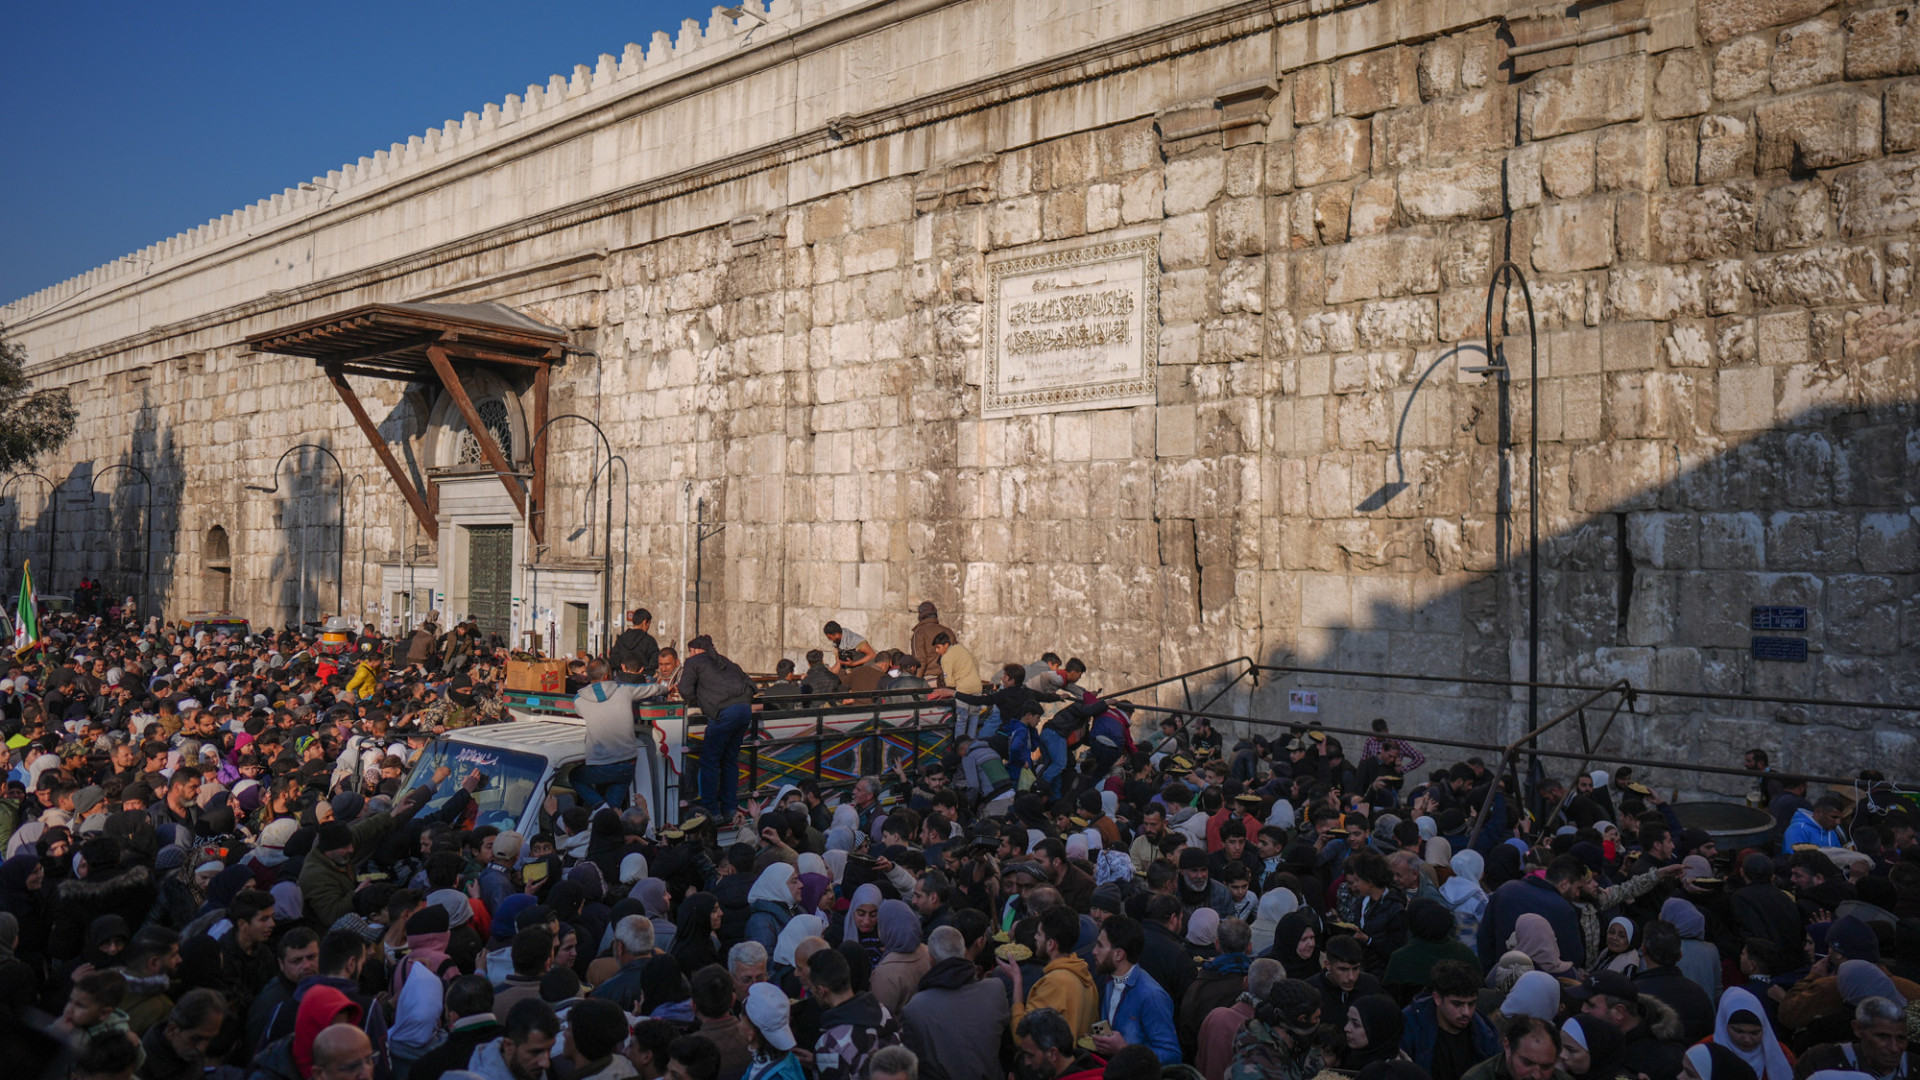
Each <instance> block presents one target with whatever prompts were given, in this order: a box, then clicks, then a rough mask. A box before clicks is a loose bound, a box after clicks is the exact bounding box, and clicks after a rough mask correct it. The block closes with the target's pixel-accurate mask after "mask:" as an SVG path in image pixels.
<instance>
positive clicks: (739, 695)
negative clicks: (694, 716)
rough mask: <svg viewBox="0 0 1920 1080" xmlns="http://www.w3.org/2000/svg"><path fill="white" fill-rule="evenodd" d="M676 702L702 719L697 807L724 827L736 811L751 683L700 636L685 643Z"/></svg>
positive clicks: (749, 724)
mask: <svg viewBox="0 0 1920 1080" xmlns="http://www.w3.org/2000/svg"><path fill="white" fill-rule="evenodd" d="M680 699H681V700H682V701H685V702H687V703H688V704H689V705H692V706H694V707H695V708H697V709H699V710H700V712H701V714H702V715H704V716H705V717H706V718H707V730H706V735H705V738H704V739H703V741H702V742H701V745H700V805H701V806H703V807H705V808H706V811H707V814H708V816H710V817H712V818H713V821H714V824H715V826H717V827H722V828H724V827H725V824H726V823H727V822H731V821H732V820H733V815H734V812H735V811H736V810H738V809H739V807H740V744H741V743H742V742H743V741H745V739H746V737H747V729H748V728H750V727H752V726H753V680H752V679H751V678H749V677H748V676H747V673H746V672H745V671H743V670H741V668H740V665H739V664H736V663H734V662H733V661H731V660H729V659H727V658H726V657H724V656H722V655H720V653H719V652H718V651H717V650H716V649H714V647H713V638H712V637H710V636H708V635H706V634H701V635H700V636H698V637H696V638H694V639H693V640H692V641H689V642H687V662H686V664H685V665H684V666H683V667H682V668H681V671H680Z"/></svg>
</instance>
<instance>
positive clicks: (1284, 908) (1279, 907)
mask: <svg viewBox="0 0 1920 1080" xmlns="http://www.w3.org/2000/svg"><path fill="white" fill-rule="evenodd" d="M1299 909H1300V898H1299V897H1297V896H1295V895H1293V890H1292V889H1289V888H1287V887H1286V886H1284V885H1281V886H1278V887H1275V888H1272V889H1268V890H1267V891H1266V892H1265V893H1263V894H1262V895H1261V897H1260V910H1259V911H1258V912H1257V913H1255V915H1254V917H1253V945H1252V946H1251V949H1250V951H1251V953H1252V955H1254V956H1260V955H1262V954H1264V953H1265V952H1266V951H1267V950H1268V949H1270V948H1272V947H1273V929H1274V927H1276V926H1279V925H1280V920H1281V919H1284V918H1286V917H1287V916H1288V915H1289V914H1291V913H1293V912H1295V911H1298V910H1299Z"/></svg>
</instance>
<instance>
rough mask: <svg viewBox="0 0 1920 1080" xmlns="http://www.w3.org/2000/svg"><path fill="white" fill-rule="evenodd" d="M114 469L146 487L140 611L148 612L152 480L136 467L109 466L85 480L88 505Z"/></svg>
mask: <svg viewBox="0 0 1920 1080" xmlns="http://www.w3.org/2000/svg"><path fill="white" fill-rule="evenodd" d="M115 469H125V470H127V471H128V472H130V473H133V474H134V475H135V476H138V477H139V478H140V482H141V483H142V484H144V485H146V489H147V490H146V501H145V503H144V504H143V507H142V509H143V510H144V513H143V515H142V516H143V517H145V518H146V528H145V530H144V531H143V532H142V533H141V537H140V610H141V611H143V612H144V611H146V610H148V608H149V607H150V606H151V605H152V602H153V588H152V581H151V574H152V562H153V560H152V551H153V480H152V479H151V478H150V477H148V476H147V471H146V470H145V469H142V468H141V467H140V466H138V465H131V464H128V463H126V462H120V463H118V464H114V465H109V466H107V467H106V468H104V469H101V470H100V471H99V472H97V473H94V474H93V475H91V476H89V477H88V478H87V501H88V502H89V504H91V502H92V501H93V498H94V496H95V495H97V494H99V484H100V478H101V477H103V476H105V475H107V474H108V473H110V472H112V471H113V470H115Z"/></svg>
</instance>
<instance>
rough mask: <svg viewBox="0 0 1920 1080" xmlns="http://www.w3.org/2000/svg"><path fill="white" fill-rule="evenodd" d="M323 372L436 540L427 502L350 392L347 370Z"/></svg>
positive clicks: (437, 526)
mask: <svg viewBox="0 0 1920 1080" xmlns="http://www.w3.org/2000/svg"><path fill="white" fill-rule="evenodd" d="M326 372H327V381H328V382H330V383H332V384H333V388H334V390H336V391H338V392H339V394H340V400H341V401H344V402H346V403H347V411H348V412H350V413H352V414H353V422H354V423H356V424H359V425H360V431H361V433H362V434H364V435H366V437H367V441H368V442H370V443H372V444H373V452H374V453H376V454H379V455H380V463H381V464H382V465H385V466H386V467H387V475H388V476H391V477H393V483H394V486H395V487H398V488H399V489H400V494H401V495H402V496H404V497H405V498H406V500H407V505H408V506H409V507H411V508H412V509H413V516H414V517H415V518H417V519H419V521H420V527H421V528H422V529H425V530H426V533H427V538H428V539H430V540H432V541H433V542H435V543H439V542H440V523H439V521H437V520H436V519H435V517H434V515H433V514H432V513H430V512H429V511H428V510H427V504H426V503H425V502H424V501H422V500H421V498H420V492H419V491H418V490H416V489H415V488H414V486H413V481H411V480H409V479H407V474H406V473H405V472H404V471H402V470H401V468H400V462H399V461H398V460H397V459H395V458H394V456H393V450H392V448H390V447H388V446H387V440H385V439H383V438H381V437H380V429H379V428H377V427H375V426H374V425H373V420H372V419H371V418H370V417H368V416H367V410H366V409H365V408H364V407H362V406H361V404H360V396H359V395H358V394H355V393H354V392H353V387H352V386H351V385H349V384H348V382H347V376H346V373H345V372H343V371H341V370H340V368H339V367H337V366H334V365H331V364H329V365H328V366H327V368H326Z"/></svg>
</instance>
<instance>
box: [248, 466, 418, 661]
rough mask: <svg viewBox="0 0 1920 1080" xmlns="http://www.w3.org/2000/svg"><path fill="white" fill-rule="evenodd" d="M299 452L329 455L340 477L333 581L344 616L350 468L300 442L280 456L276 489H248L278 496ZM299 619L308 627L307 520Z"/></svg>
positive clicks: (335, 603) (302, 532) (302, 536)
mask: <svg viewBox="0 0 1920 1080" xmlns="http://www.w3.org/2000/svg"><path fill="white" fill-rule="evenodd" d="M295 450H318V451H320V452H321V453H323V454H325V455H327V460H328V461H331V462H333V468H334V471H335V472H336V473H337V474H338V475H339V477H340V482H339V486H338V488H337V489H336V490H337V491H338V493H339V495H340V535H339V542H338V543H337V544H336V545H335V546H334V552H335V559H334V571H335V572H334V579H333V606H334V609H335V611H336V613H344V612H345V610H346V591H345V590H346V587H347V469H346V466H344V465H342V464H340V459H339V458H337V457H335V456H334V453H333V451H331V450H329V449H327V448H326V447H324V446H321V445H320V444H319V443H297V444H295V445H293V446H289V447H287V448H286V450H284V451H282V452H281V454H280V460H279V461H276V462H274V463H273V486H272V487H261V486H260V485H259V484H248V485H247V490H248V491H260V492H265V493H266V494H269V495H272V494H275V493H277V492H278V491H279V490H280V466H282V465H284V464H286V463H287V456H288V455H289V454H292V453H293V452H294V451H295ZM363 482H364V478H363ZM363 536H364V532H363ZM361 573H362V574H363V575H364V574H365V573H366V570H365V568H364V567H362V568H361ZM409 602H411V600H409ZM299 619H300V625H301V626H303V627H304V626H305V625H306V622H307V523H306V521H305V520H304V519H302V520H301V522H300V615H299Z"/></svg>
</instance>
